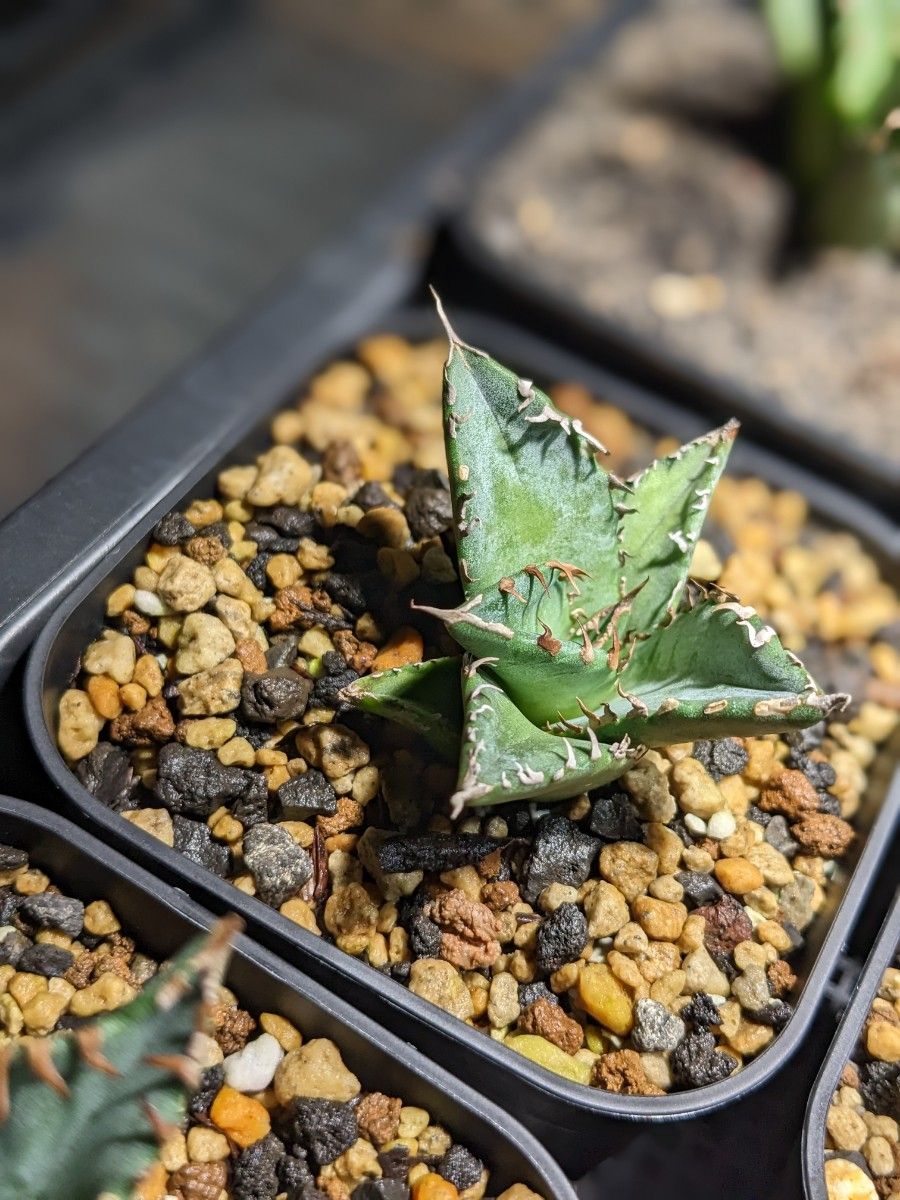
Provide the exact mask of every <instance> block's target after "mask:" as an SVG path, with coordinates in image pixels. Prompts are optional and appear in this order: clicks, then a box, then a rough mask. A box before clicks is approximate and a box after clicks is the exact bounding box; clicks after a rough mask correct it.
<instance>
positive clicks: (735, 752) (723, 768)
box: [693, 738, 750, 780]
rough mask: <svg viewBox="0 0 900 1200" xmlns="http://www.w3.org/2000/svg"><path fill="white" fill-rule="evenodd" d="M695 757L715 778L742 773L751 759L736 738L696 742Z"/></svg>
mask: <svg viewBox="0 0 900 1200" xmlns="http://www.w3.org/2000/svg"><path fill="white" fill-rule="evenodd" d="M693 757H694V758H696V759H697V761H698V762H701V763H703V765H704V767H706V770H707V771H708V772H709V774H710V775H711V776H712V778H713V779H715V780H719V779H722V778H724V777H725V776H726V775H740V773H741V771H743V770H744V768H745V767H746V766H747V763H748V762H749V761H750V755H749V754H748V753H747V751H746V750H745V749H744V747H743V746H742V745H741V743H740V742H739V741H737V739H736V738H717V739H716V740H715V741H700V742H694V749H693Z"/></svg>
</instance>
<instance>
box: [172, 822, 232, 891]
mask: <svg viewBox="0 0 900 1200" xmlns="http://www.w3.org/2000/svg"><path fill="white" fill-rule="evenodd" d="M172 828H173V830H174V833H175V837H174V842H173V844H174V846H175V849H176V850H178V851H179V852H180V853H181V854H183V855H184V856H185V858H189V859H190V860H191V862H195V863H197V865H198V866H201V867H206V869H207V871H212V873H213V875H218V876H219V878H220V879H227V878H228V875H229V872H230V869H231V851H230V850H229V849H228V847H227V846H223V845H222V843H221V842H216V841H214V840H213V836H212V832H211V830H210V828H209V826H208V825H206V824H205V823H204V822H203V821H192V820H191V819H190V818H189V817H180V816H178V815H177V814H176V815H175V816H173V817H172Z"/></svg>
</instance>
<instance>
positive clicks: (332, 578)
mask: <svg viewBox="0 0 900 1200" xmlns="http://www.w3.org/2000/svg"><path fill="white" fill-rule="evenodd" d="M322 587H323V588H324V590H325V591H326V592H327V593H328V595H329V596H330V597H331V598H332V600H334V601H335V603H337V604H340V606H341V607H342V608H346V609H347V610H348V611H349V612H352V613H355V614H356V615H357V616H358V615H359V614H360V613H364V612H365V611H366V609H367V608H368V606H369V602H368V599H367V595H366V590H365V588H364V586H363V584H362V583H361V581H360V580H359V578H358V576H356V575H341V574H340V573H338V572H335V571H332V572H331V573H330V574H329V575H328V576H327V578H326V579H325V582H324V583H323V584H322Z"/></svg>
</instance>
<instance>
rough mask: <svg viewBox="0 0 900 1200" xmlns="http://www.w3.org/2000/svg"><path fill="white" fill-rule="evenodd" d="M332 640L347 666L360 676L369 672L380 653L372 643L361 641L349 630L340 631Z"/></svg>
mask: <svg viewBox="0 0 900 1200" xmlns="http://www.w3.org/2000/svg"><path fill="white" fill-rule="evenodd" d="M331 640H332V641H333V642H334V648H335V650H337V652H338V654H340V656H341V658H343V660H344V662H345V663H346V664H347V666H348V667H350V668H351V670H353V671H356V672H357V674H359V675H364V674H365V673H366V671H368V670H369V668H370V667H371V666H372V663H373V662H374V661H375V655H376V654H377V653H378V650H377V648H376V647H375V646H373V645H372V643H371V642H363V641H360V640H359V638H358V637H356V636H355V635H354V634H352V633H351V632H350V630H349V629H338V630H337V631H336V633H335V634H334V636H333V637H332V639H331Z"/></svg>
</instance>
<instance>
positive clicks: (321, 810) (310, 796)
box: [275, 767, 337, 821]
mask: <svg viewBox="0 0 900 1200" xmlns="http://www.w3.org/2000/svg"><path fill="white" fill-rule="evenodd" d="M275 796H276V799H277V803H278V820H279V821H308V820H309V818H310V817H317V816H320V815H321V816H330V815H331V814H332V813H336V812H337V792H335V790H334V788H333V787H332V786H331V784H330V783H329V781H328V780H327V779H326V778H325V776H324V775H323V774H322V772H321V771H317V770H316V769H315V767H310V769H309V770H308V771H307V772H306V774H305V775H298V776H297V777H296V778H295V779H289V780H288V781H287V783H283V784H282V785H281V787H280V788H279V789H278V791H277V792H276V793H275Z"/></svg>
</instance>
